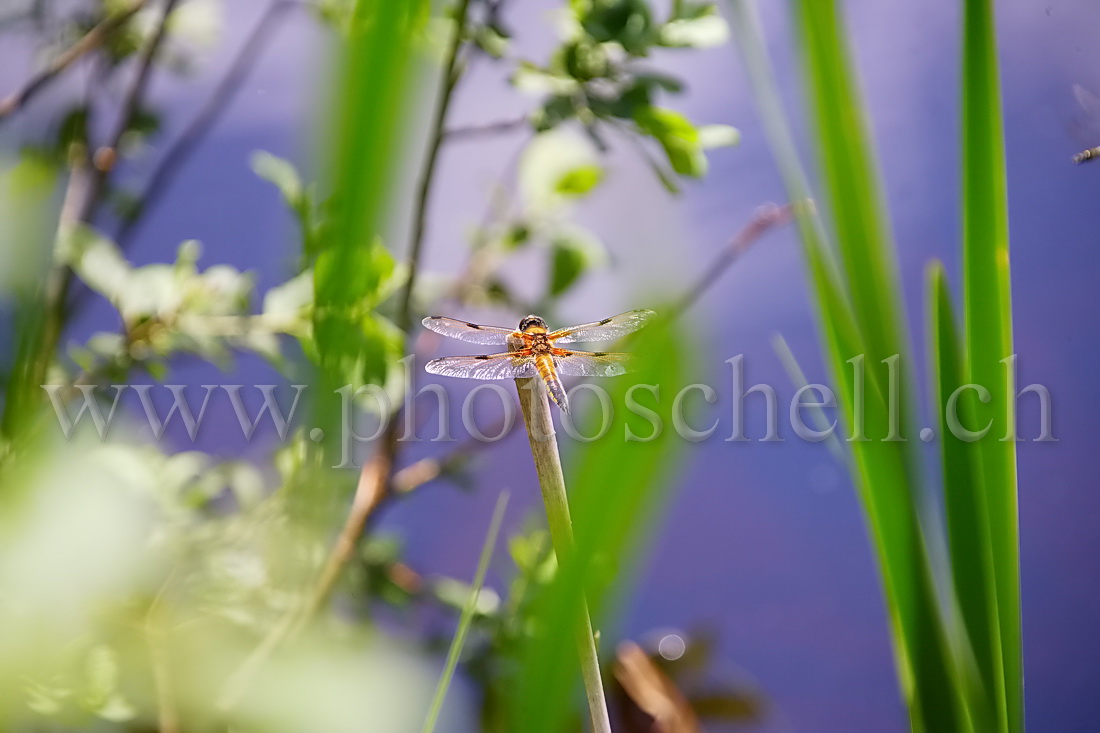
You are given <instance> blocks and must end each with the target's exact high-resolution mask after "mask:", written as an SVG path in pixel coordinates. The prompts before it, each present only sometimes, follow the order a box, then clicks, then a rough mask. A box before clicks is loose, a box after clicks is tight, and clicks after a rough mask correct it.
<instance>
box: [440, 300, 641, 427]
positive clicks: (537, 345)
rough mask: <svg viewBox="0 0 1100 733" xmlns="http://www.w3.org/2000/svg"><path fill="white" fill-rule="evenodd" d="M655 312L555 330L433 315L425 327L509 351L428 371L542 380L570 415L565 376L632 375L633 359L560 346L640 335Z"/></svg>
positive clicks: (535, 319)
mask: <svg viewBox="0 0 1100 733" xmlns="http://www.w3.org/2000/svg"><path fill="white" fill-rule="evenodd" d="M654 315H655V313H654V312H653V311H651V310H644V309H638V310H632V311H627V312H626V313H620V314H619V315H617V316H612V317H610V318H605V319H603V320H602V321H593V322H592V323H582V324H581V325H579V326H570V327H569V328H559V329H558V330H556V331H551V330H550V327H549V326H547V325H546V321H545V320H543V319H542V318H541V317H540V316H536V315H530V316H526V317H525V318H524V319H523V320H521V321H520V322H519V327H518V328H514V329H513V328H504V327H501V326H482V325H480V324H477V323H470V322H469V321H461V320H458V319H455V318H448V317H446V316H428V317H427V318H425V319H424V321H423V323H424V326H425V327H426V328H428V329H430V330H432V331H435V332H436V333H439V334H442V335H444V336H449V337H451V338H455V339H458V340H459V341H467V342H469V343H473V344H482V345H486V346H506V347H507V348H508V350H507V351H503V352H501V353H498V354H479V355H477V356H445V357H443V358H442V359H433V360H432V361H430V362H428V363H427V364H426V365H425V366H424V369H425V370H427V371H428V372H429V373H431V374H439V375H442V376H444V377H464V378H467V379H518V378H522V377H539V378H541V379H542V381H543V382H544V383H545V384H546V388H547V391H549V393H550V397H551V399H553V400H554V402H555V403H556V404H557V406H558V407H559V408H560V409H561V410H562V411H563V412H569V399H568V397H567V396H566V393H565V387H563V386H562V383H561V377H562V376H574V377H614V376H617V375H619V374H624V373H626V371H627V368H628V366H629V361H630V354H627V353H623V352H610V351H574V350H572V349H563V348H561V346H559V344H573V343H587V342H596V341H615V340H617V339H620V338H622V337H623V336H626V335H627V334H629V333H633V332H634V331H637V330H638V329H639V328H641V327H642V326H644V325H645V324H646V322H647V321H648V320H649V319H650V318H652V317H653V316H654Z"/></svg>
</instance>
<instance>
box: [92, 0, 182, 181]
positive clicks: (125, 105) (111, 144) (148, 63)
mask: <svg viewBox="0 0 1100 733" xmlns="http://www.w3.org/2000/svg"><path fill="white" fill-rule="evenodd" d="M178 4H179V0H164V5H163V6H162V8H161V13H160V18H159V19H158V21H157V25H156V29H155V30H154V31H153V35H152V36H150V38H149V41H148V42H147V43H146V44H145V48H144V49H143V50H142V52H141V57H140V58H139V59H138V67H137V73H136V74H135V75H134V80H133V82H131V84H130V87H129V89H128V90H127V92H126V95H125V96H124V97H123V98H122V107H121V110H120V111H119V115H118V120H117V121H116V123H115V129H114V132H113V133H112V134H111V135H110V137H108V138H107V144H106V145H104V146H103V147H101V148H99V150H97V151H96V152H95V157H94V159H93V162H94V163H95V168H96V170H97V171H98V173H99V174H98V176H97V178H98V185H99V186H100V187H102V186H103V185H104V184H105V183H106V180H107V175H108V174H109V173H110V172H111V170H112V169H113V168H114V166H115V164H116V163H117V162H118V148H119V146H120V145H121V144H122V138H123V137H124V136H125V135H126V131H127V130H129V129H130V124H131V123H132V122H133V120H134V115H136V114H137V112H138V109H139V108H140V107H141V102H142V99H144V98H145V90H146V89H147V88H148V86H149V79H150V78H151V76H152V73H153V62H154V61H155V60H156V58H157V53H158V52H159V51H160V46H161V44H162V43H163V42H164V38H165V36H166V35H167V33H168V17H169V16H170V15H171V14H172V11H173V10H175V9H176V5H178ZM95 193H96V194H99V193H101V191H96V192H95Z"/></svg>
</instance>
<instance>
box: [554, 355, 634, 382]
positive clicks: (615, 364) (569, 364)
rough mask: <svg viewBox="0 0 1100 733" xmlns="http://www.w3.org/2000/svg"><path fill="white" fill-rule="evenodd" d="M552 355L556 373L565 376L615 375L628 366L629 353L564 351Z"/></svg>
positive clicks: (624, 371) (626, 369)
mask: <svg viewBox="0 0 1100 733" xmlns="http://www.w3.org/2000/svg"><path fill="white" fill-rule="evenodd" d="M562 351H564V352H565V353H564V354H556V355H555V356H554V367H555V368H556V369H557V371H558V374H564V375H565V376H567V377H616V376H618V375H620V374H625V373H626V372H627V371H628V369H629V367H630V354H624V353H621V352H616V353H609V352H596V351H565V349H562Z"/></svg>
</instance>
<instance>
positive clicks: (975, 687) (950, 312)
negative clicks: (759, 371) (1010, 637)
mask: <svg viewBox="0 0 1100 733" xmlns="http://www.w3.org/2000/svg"><path fill="white" fill-rule="evenodd" d="M928 303H929V318H928V321H929V324H928V325H929V342H930V345H931V352H932V353H931V356H932V373H933V374H934V375H935V407H936V413H937V415H938V416H939V436H940V458H941V465H942V467H943V494H944V508H945V512H946V515H947V539H948V548H949V552H950V558H951V579H952V586H953V588H954V591H955V600H956V602H957V603H958V606H959V614H960V616H961V619H962V622H963V628H964V629H965V632H966V641H969V650H965V649H964V651H970V652H971V653H972V655H973V663H974V666H975V667H976V671H977V674H976V675H974V677H975V678H976V679H971V680H969V682H971V685H970V689H969V691H968V692H969V697H970V698H971V700H972V705H971V714H972V716H973V717H974V719H975V728H976V729H978V730H1004V725H1005V720H1004V716H1003V710H1004V700H1003V695H1002V694H1001V693H1000V691H1001V690H1002V689H1003V687H1004V682H1003V676H1002V672H1001V643H1000V635H999V627H998V623H997V602H996V587H995V584H994V574H993V556H992V547H991V546H990V544H989V523H988V521H987V518H986V511H985V502H984V501H983V497H982V495H981V470H980V455H981V454H980V452H979V448H978V446H976V445H975V444H974V443H972V442H968V441H965V440H963V439H961V437H956V435H955V432H956V429H955V427H954V426H952V425H951V418H950V417H949V415H953V416H954V417H955V418H956V419H957V420H958V421H959V424H961V425H962V426H966V429H971V428H972V427H973V426H974V424H975V423H974V420H973V412H974V403H975V400H974V399H973V397H974V392H973V391H972V390H970V389H962V390H960V388H961V387H962V386H963V385H964V384H965V381H964V379H963V358H962V346H961V344H960V343H959V335H958V332H957V329H956V325H955V312H954V308H953V307H952V305H951V293H950V291H949V289H948V287H947V280H946V278H945V277H944V273H943V265H942V264H940V263H939V262H934V263H933V264H932V265H931V266H930V267H929V269H928ZM957 390H959V391H958V395H957V396H956V397H954V399H953V398H952V395H955V394H956V391H957ZM960 435H961V433H960ZM995 711H996V712H995Z"/></svg>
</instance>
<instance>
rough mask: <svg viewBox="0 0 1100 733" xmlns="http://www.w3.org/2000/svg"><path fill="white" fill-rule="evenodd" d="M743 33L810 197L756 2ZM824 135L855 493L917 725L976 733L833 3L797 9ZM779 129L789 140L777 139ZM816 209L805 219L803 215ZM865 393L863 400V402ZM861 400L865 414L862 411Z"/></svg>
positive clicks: (821, 296)
mask: <svg viewBox="0 0 1100 733" xmlns="http://www.w3.org/2000/svg"><path fill="white" fill-rule="evenodd" d="M732 8H733V11H734V13H733V14H734V16H735V17H734V23H733V27H734V28H736V29H737V32H738V34H739V37H738V41H739V44H738V45H739V47H740V48H741V50H742V53H743V54H744V55H745V59H746V65H747V66H748V67H749V72H750V78H752V79H753V80H754V81H753V84H754V90H755V92H756V94H757V96H758V98H759V99H760V106H761V109H762V112H763V113H764V116H765V124H766V126H767V128H768V129H769V134H770V135H771V137H772V143H773V145H774V146H777V150H776V157H777V159H778V160H779V161H780V166H781V170H782V172H783V174H784V178H785V180H786V183H787V186H788V189H789V190H790V192H791V195H792V198H800V197H801V196H803V195H804V188H803V187H804V186H805V179H806V177H805V174H804V173H802V172H801V170H800V165H799V164H798V162H797V155H796V153H795V152H794V148H793V141H792V140H791V138H790V135H789V133H788V132H786V122H785V120H783V119H782V118H783V112H782V109H781V106H780V104H779V102H778V95H777V93H776V91H775V82H774V77H773V75H772V74H771V71H770V68H769V64H768V62H767V59H766V54H765V51H764V46H763V43H762V41H761V40H760V37H759V33H758V32H757V30H756V29H757V23H756V19H755V15H754V13H753V11H752V9H751V5H750V4H749V3H748V2H747V0H732ZM795 11H796V17H797V18H798V21H799V22H798V26H799V39H800V41H801V46H802V47H803V48H804V49H805V54H804V65H805V74H806V79H807V86H808V88H809V96H810V101H811V108H812V109H813V111H814V117H813V122H814V124H813V132H814V133H815V137H816V140H815V144H816V147H817V149H818V151H819V155H820V159H821V164H822V167H823V178H824V182H825V187H826V190H827V191H828V193H829V200H830V201H831V202H832V204H833V206H832V209H831V214H832V220H833V221H835V222H836V230H837V231H836V239H837V241H838V242H840V246H839V247H838V255H839V258H840V266H839V267H838V268H833V267H832V266H831V265H830V260H829V257H830V250H828V249H827V248H826V245H825V241H826V240H825V236H826V235H825V234H824V229H823V227H821V225H820V224H818V223H803V226H802V233H803V238H804V240H808V241H806V242H805V243H804V253H805V255H806V257H807V264H808V268H809V273H810V281H811V283H812V285H813V287H814V294H815V301H816V308H815V310H816V314H817V317H818V319H819V324H820V327H821V329H822V333H823V336H824V339H823V340H824V342H825V352H826V356H827V359H828V363H829V365H830V368H831V372H832V376H833V380H834V383H835V384H836V385H837V387H838V399H839V401H840V404H841V405H842V407H843V413H844V416H845V421H846V422H847V424H848V426H849V427H850V428H852V427H853V426H854V425H855V424H856V422H855V421H856V420H862V421H864V423H863V424H864V425H865V426H866V427H865V431H864V435H866V436H868V437H869V438H870V440H866V441H864V440H851V441H849V442H850V448H851V453H852V458H853V461H854V465H855V468H856V471H855V479H856V486H857V489H858V490H859V492H860V498H861V500H862V504H863V507H864V511H865V512H866V516H867V522H868V525H869V529H870V532H871V537H872V539H873V542H874V546H875V550H876V555H877V558H878V563H879V567H880V571H881V573H882V578H883V586H884V594H885V597H886V603H887V608H888V611H889V613H890V622H891V630H892V636H893V640H894V646H895V661H896V664H897V668H898V676H899V681H900V684H901V687H902V691H903V694H904V697H905V699H906V702H907V704H908V705H909V709H910V717H911V722H912V726H913V728H914V729H915V730H936V731H941V730H943V731H946V730H967V729H968V728H969V724H968V720H967V718H966V715H965V713H964V711H963V710H962V706H963V701H962V699H961V696H962V692H961V687H960V686H959V685H957V684H955V681H956V680H957V676H958V670H957V667H956V664H955V660H954V657H953V655H952V650H951V647H950V644H949V635H948V631H947V625H946V621H945V619H944V617H943V614H942V612H941V606H940V603H939V599H938V596H937V592H936V587H935V584H934V582H933V575H932V570H931V565H930V560H929V555H928V550H927V545H926V542H925V539H924V535H923V528H922V524H921V519H920V512H919V509H918V507H919V506H920V501H919V499H920V497H919V495H918V491H919V486H920V483H919V479H918V477H917V473H916V470H915V465H916V460H915V458H914V456H913V450H912V448H910V447H909V445H908V444H907V443H905V442H900V441H894V440H884V439H883V438H884V437H886V436H887V435H889V434H890V426H891V423H892V411H891V408H890V403H891V399H890V391H889V387H890V385H889V383H888V381H887V379H886V375H885V374H883V370H882V368H881V367H880V366H879V362H880V361H881V360H883V359H886V358H888V357H892V356H894V355H899V358H900V354H901V353H902V349H901V347H902V345H903V341H904V340H903V333H904V330H903V328H902V326H901V311H902V309H901V305H900V298H899V297H898V292H899V288H898V284H897V277H896V257H895V255H894V248H893V243H892V242H891V240H890V238H889V236H888V232H887V230H886V227H885V226H884V221H885V216H884V214H883V212H882V207H881V203H880V193H879V191H880V186H879V183H878V181H877V178H876V176H875V174H874V167H873V163H872V160H873V159H872V155H871V145H870V143H869V141H868V139H867V137H868V136H867V134H866V130H865V126H864V124H863V122H862V119H861V117H860V115H861V114H862V111H861V110H862V106H861V103H860V100H859V98H858V95H857V93H856V87H855V83H854V75H853V74H852V72H851V70H850V68H849V67H850V64H849V62H848V55H847V44H846V42H845V36H844V33H843V29H842V27H841V24H840V22H839V16H838V14H837V11H836V8H835V7H834V5H833V3H832V2H827V1H824V0H823V1H821V2H816V1H815V2H795ZM776 129H779V130H780V131H781V133H779V134H777V133H776ZM806 217H807V214H803V219H805V218H806ZM860 355H863V357H864V359H865V361H866V372H867V385H866V388H865V390H864V393H863V394H862V395H860V394H859V393H860V391H861V389H864V388H862V387H861V385H860V384H859V383H858V381H857V380H856V379H855V377H854V375H853V367H851V366H849V362H850V360H852V359H853V358H858V357H859V356H860ZM898 391H899V393H900V395H901V397H900V399H899V403H900V407H901V412H902V413H903V414H902V415H900V416H899V417H898V418H897V423H898V424H899V425H905V424H907V423H908V420H907V419H906V418H905V414H906V413H907V412H908V410H906V406H907V405H908V403H909V402H910V400H911V397H910V396H909V395H910V392H909V390H908V389H907V388H906V387H905V386H904V384H902V385H899V388H898ZM857 397H860V398H861V399H858V400H857ZM857 401H858V402H860V403H861V405H862V408H863V409H862V411H861V413H859V414H857V412H856V409H855V407H854V405H855V404H856V402H857Z"/></svg>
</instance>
